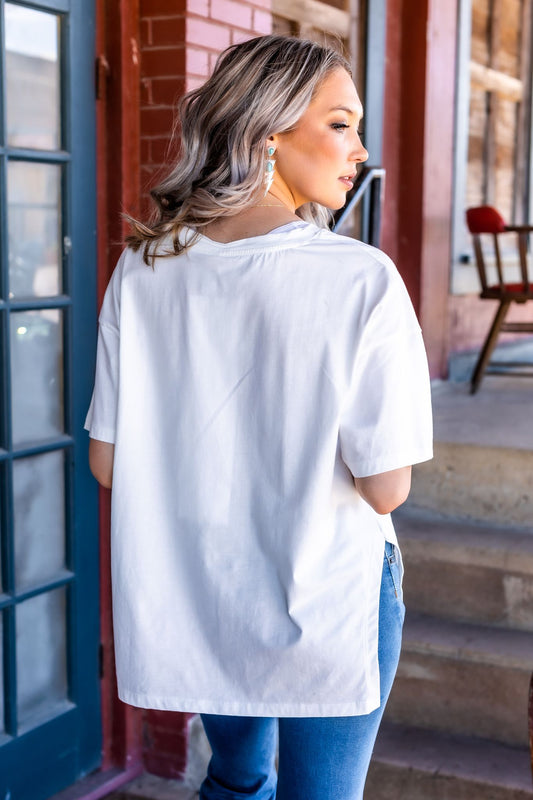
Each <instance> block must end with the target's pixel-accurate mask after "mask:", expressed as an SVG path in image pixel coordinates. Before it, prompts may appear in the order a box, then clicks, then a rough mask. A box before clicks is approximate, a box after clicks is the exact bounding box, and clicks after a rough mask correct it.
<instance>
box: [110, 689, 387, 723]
mask: <svg viewBox="0 0 533 800" xmlns="http://www.w3.org/2000/svg"><path fill="white" fill-rule="evenodd" d="M118 695H119V697H120V699H121V700H122V702H124V703H127V704H128V705H131V706H136V707H137V708H149V709H155V710H158V711H182V712H185V713H192V714H217V715H222V716H229V717H357V716H361V715H363V714H370V713H371V712H372V711H375V710H376V709H377V708H379V704H380V701H379V697H377V698H375V699H371V698H369V699H367V701H365V702H363V701H359V702H351V703H346V702H343V703H329V702H328V703H261V702H254V701H250V702H247V703H244V702H241V701H227V700H224V701H216V700H201V699H200V700H191V699H180V698H177V697H171V698H168V697H159V696H153V695H148V694H138V693H136V692H129V691H126V690H119V693H118Z"/></svg>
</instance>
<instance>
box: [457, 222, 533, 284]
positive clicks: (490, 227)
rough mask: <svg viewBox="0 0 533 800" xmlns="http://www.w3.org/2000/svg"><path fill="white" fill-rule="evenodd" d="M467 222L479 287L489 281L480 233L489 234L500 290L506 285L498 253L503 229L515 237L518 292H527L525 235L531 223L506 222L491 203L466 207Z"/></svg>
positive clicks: (526, 242) (526, 241) (530, 228)
mask: <svg viewBox="0 0 533 800" xmlns="http://www.w3.org/2000/svg"><path fill="white" fill-rule="evenodd" d="M466 223H467V225H468V230H469V231H470V233H471V234H472V238H473V241H474V252H475V255H476V265H477V269H478V273H479V279H480V281H481V288H482V290H483V291H486V290H487V289H488V288H489V285H488V280H487V267H486V263H485V257H484V253H483V247H482V244H481V234H483V233H488V234H491V235H492V238H493V242H494V255H495V260H496V271H497V275H498V285H499V288H500V290H501V291H502V292H505V291H507V289H506V286H507V287H508V285H509V281H507V282H506V281H505V278H504V265H503V261H502V256H501V250H500V242H499V237H500V235H501V234H502V233H515V234H516V235H517V237H518V256H519V263H520V274H521V277H522V286H521V287H519V288H520V291H521V292H523V293H525V294H527V293H529V292H530V282H529V276H528V262H527V251H528V237H529V233H530V232H531V231H533V227H532V226H530V225H506V224H505V221H504V219H503V217H502V215H501V214H500V213H499V212H498V211H497V210H496V209H495V208H493V207H492V206H477V207H476V208H469V209H467V212H466ZM515 291H516V290H515Z"/></svg>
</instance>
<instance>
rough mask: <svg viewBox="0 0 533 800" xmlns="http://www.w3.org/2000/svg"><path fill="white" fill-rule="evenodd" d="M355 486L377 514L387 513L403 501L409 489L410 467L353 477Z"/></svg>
mask: <svg viewBox="0 0 533 800" xmlns="http://www.w3.org/2000/svg"><path fill="white" fill-rule="evenodd" d="M354 482H355V488H356V489H357V491H358V492H359V494H360V495H361V497H362V498H363V499H364V500H366V502H367V503H368V504H369V505H370V506H372V508H373V509H374V511H376V512H377V513H378V514H389V513H390V512H391V511H394V509H395V508H398V506H401V504H402V503H405V501H406V500H407V496H408V494H409V490H410V489H411V467H400V469H392V470H391V471H390V472H380V473H379V474H377V475H369V476H368V477H367V478H354Z"/></svg>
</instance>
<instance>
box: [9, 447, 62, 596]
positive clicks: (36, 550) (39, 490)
mask: <svg viewBox="0 0 533 800" xmlns="http://www.w3.org/2000/svg"><path fill="white" fill-rule="evenodd" d="M13 494H14V507H15V515H14V516H15V588H16V590H17V592H20V591H21V590H22V589H26V588H29V587H30V586H32V585H35V584H37V583H43V582H44V581H46V580H50V579H52V578H54V577H55V576H56V575H57V573H58V571H60V570H61V569H62V568H63V567H64V566H65V476H64V455H63V451H57V452H53V453H45V454H44V455H41V456H34V457H33V458H21V459H16V460H15V461H14V462H13Z"/></svg>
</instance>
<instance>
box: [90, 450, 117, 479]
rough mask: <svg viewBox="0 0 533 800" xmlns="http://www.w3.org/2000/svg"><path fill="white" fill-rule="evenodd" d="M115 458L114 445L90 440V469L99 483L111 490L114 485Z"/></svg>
mask: <svg viewBox="0 0 533 800" xmlns="http://www.w3.org/2000/svg"><path fill="white" fill-rule="evenodd" d="M114 456H115V445H114V444H109V442H101V441H100V440H99V439H89V467H90V468H91V472H92V474H93V475H94V477H95V478H96V480H97V481H98V483H99V484H101V485H102V486H103V487H104V488H106V489H111V485H112V483H113V458H114Z"/></svg>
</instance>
